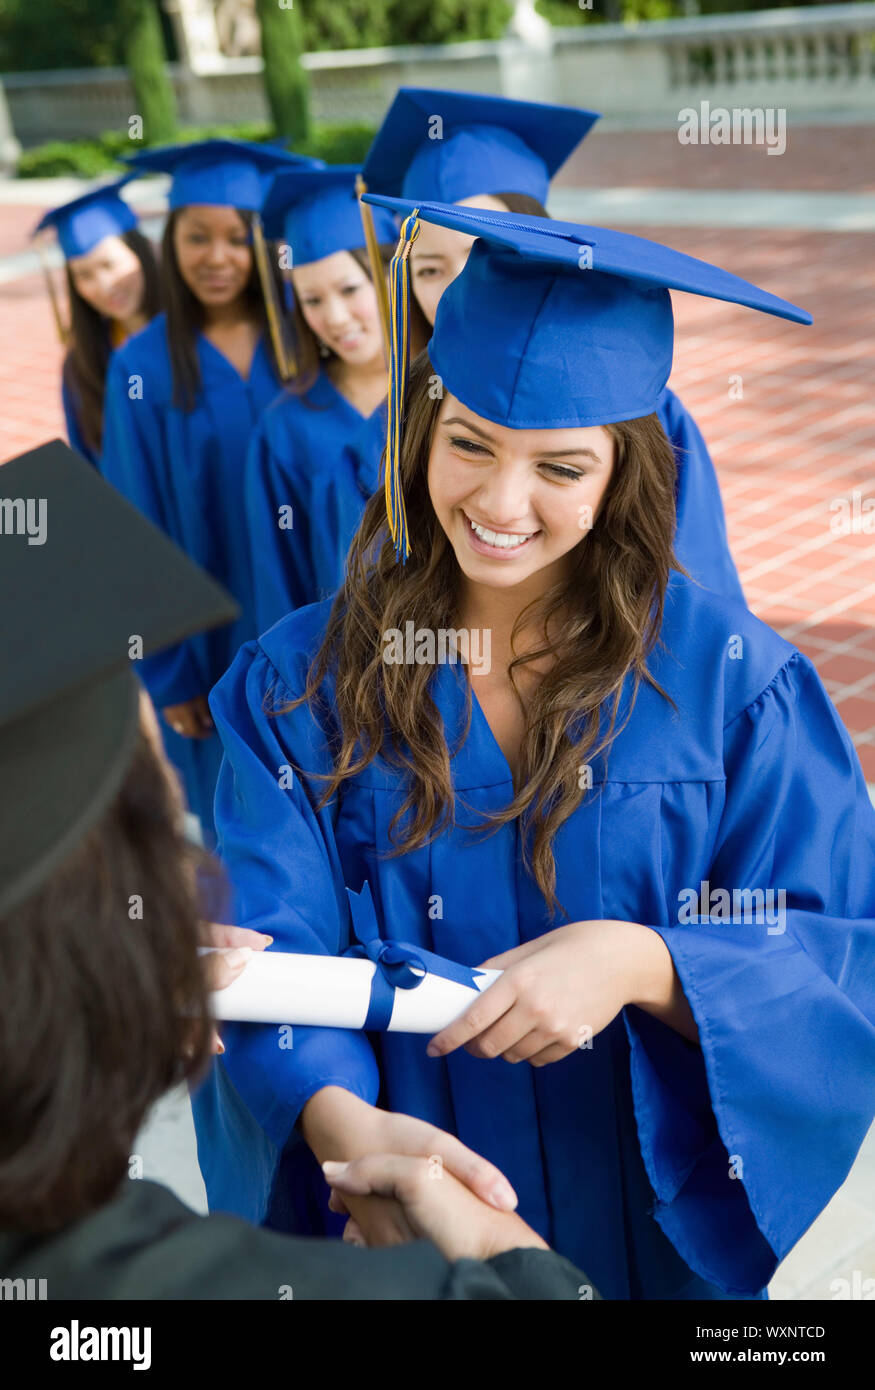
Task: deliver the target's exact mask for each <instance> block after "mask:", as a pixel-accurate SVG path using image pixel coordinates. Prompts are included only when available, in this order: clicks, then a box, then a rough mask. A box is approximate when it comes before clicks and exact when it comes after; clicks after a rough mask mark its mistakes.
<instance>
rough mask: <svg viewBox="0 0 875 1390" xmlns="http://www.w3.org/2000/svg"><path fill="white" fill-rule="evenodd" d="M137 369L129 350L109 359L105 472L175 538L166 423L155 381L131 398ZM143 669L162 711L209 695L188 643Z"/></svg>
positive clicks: (102, 466)
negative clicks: (166, 483)
mask: <svg viewBox="0 0 875 1390" xmlns="http://www.w3.org/2000/svg"><path fill="white" fill-rule="evenodd" d="M133 365H134V364H133V363H129V362H128V359H127V354H126V352H125V349H121V351H119V352H116V353H114V354H113V356H112V357H111V358H110V363H109V371H108V373H107V379H106V397H105V402H104V420H103V449H102V453H101V459H100V471H101V473H102V474H103V476H104V477H105V478H106V479H107V481H108V482H110V483H112V484H113V486H114V487H117V488H118V490H119V492H121V493H123V494H124V495H125V497H127V499H128V501H130V502H132V503H133V505H134V506H135V507H136V508H137V510H138V511H141V512H142V513H143V514H144V515H145V516H147V517H149V519H150V521H153V522H154V523H155V525H156V526H159V527H160V528H161V530H162V531H164V532H166V533H167V534H168V535H170V536H171V537H173V529H172V527H171V525H170V522H169V518H168V516H167V513H166V507H165V503H164V497H163V494H162V488H161V480H162V478H163V475H164V469H165V460H164V450H163V448H162V432H161V420H160V415H159V412H158V410H157V409H156V407H155V397H156V394H157V393H156V389H155V386H154V383H149V382H148V381H147V382H146V389H144V390H143V391H142V394H141V395H137V396H136V397H135V398H134V399H131V396H130V393H129V385H128V379H129V374H130V370H131V367H132V366H133ZM150 385H152V387H153V389H151V390H150V389H149V386H150ZM141 668H142V669H141V672H140V674H141V675H142V677H143V681H144V683H145V685H146V688H147V690H148V691H149V694H150V695H151V697H152V700H153V701H154V703H155V704H156V705H157V707H158V709H164V708H166V707H167V706H168V705H177V704H181V703H183V702H184V701H186V700H193V699H194V697H195V696H196V695H206V694H207V693H208V692H207V691H206V690H205V689H204V681H203V677H202V676H201V674H200V672H199V670H198V667H197V664H196V662H195V661H194V659H193V657H192V655H191V652H190V651H189V649H188V647H187V645H186V643H184V642H182V643H179V644H177V645H176V646H174V647H168V648H167V650H166V651H163V652H159V653H158V654H157V655H155V656H149V657H146V658H145V659H144V660H143V661H142V662H141Z"/></svg>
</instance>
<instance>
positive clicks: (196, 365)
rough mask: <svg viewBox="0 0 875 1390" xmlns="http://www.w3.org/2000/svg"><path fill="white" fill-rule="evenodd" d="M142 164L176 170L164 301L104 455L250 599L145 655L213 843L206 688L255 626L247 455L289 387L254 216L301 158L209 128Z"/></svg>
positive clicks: (192, 550) (112, 394)
mask: <svg viewBox="0 0 875 1390" xmlns="http://www.w3.org/2000/svg"><path fill="white" fill-rule="evenodd" d="M131 162H132V163H134V164H135V166H136V168H137V170H138V172H141V173H145V172H163V173H169V174H171V175H172V183H171V187H170V194H169V207H170V216H169V218H168V221H167V226H166V228H165V232H164V241H163V248H162V276H163V285H164V300H165V305H166V308H165V312H164V313H162V314H159V315H158V317H157V318H155V319H154V320H153V321H152V323H151V324H149V326H148V328H146V329H144V330H143V332H141V333H139V334H137V335H136V336H135V337H134V338H132V339H131V340H130V342H128V343H126V344H125V346H124V347H123V348H121V349H120V350H119V351H118V352H116V353H115V354H114V356H113V359H112V361H111V363H110V369H109V375H108V378H107V387H106V412H105V423H104V441H103V451H102V457H101V463H100V467H101V471H102V472H103V474H104V476H105V477H106V478H108V479H109V481H110V482H111V483H114V484H115V486H116V487H117V488H118V489H119V490H120V491H121V492H123V493H124V494H125V496H126V497H128V498H129V499H130V500H131V501H132V502H133V503H134V504H135V505H136V506H137V507H139V508H140V509H141V510H142V511H143V512H145V514H146V515H147V516H149V517H150V518H151V519H152V521H154V522H155V523H156V524H157V525H158V526H160V527H161V528H162V529H163V530H164V531H166V532H167V534H168V535H169V536H170V537H171V538H172V539H173V540H175V541H176V543H177V544H178V545H179V546H181V547H182V549H183V550H185V552H186V553H187V554H188V555H190V556H191V558H192V559H193V560H195V561H197V563H198V564H200V565H201V566H203V568H204V569H206V570H208V571H209V572H210V573H211V574H213V575H214V576H215V577H216V578H217V579H218V580H220V582H221V583H222V584H224V585H225V586H226V587H227V588H228V589H229V590H230V591H231V593H232V594H233V595H234V597H235V599H236V600H237V602H238V603H239V605H240V610H241V611H240V617H239V618H238V620H237V622H236V623H234V624H232V625H231V626H230V627H228V628H223V629H222V630H221V631H219V632H215V633H206V634H198V635H197V636H195V637H193V638H191V639H190V640H189V641H187V642H184V643H182V644H180V646H178V647H176V648H174V649H172V651H170V652H168V653H162V654H161V655H160V656H157V657H153V658H150V659H149V660H147V661H145V662H144V663H143V675H144V680H145V682H146V686H147V688H148V690H149V693H150V695H151V696H152V700H153V702H154V704H155V706H156V708H157V709H159V710H160V711H161V714H162V721H163V732H164V734H165V737H166V747H167V752H168V754H169V756H170V758H171V760H172V761H173V762H174V763H175V765H176V767H177V768H178V769H179V771H180V774H181V776H182V779H183V782H184V785H185V789H186V794H187V796H188V801H189V807H190V809H191V811H193V812H194V814H195V815H197V816H198V818H199V819H200V822H201V827H202V829H203V833H204V838H205V841H206V842H207V843H208V844H209V843H212V802H213V793H214V790H215V781H216V775H217V773H218V769H219V763H220V761H221V746H220V744H219V741H218V739H217V737H216V734H215V731H214V730H213V725H212V720H211V719H210V714H209V709H208V707H207V695H208V693H209V691H210V688H211V687H212V686H213V685H214V684H215V683H216V681H217V680H218V679H219V677H220V676H221V675H222V674H223V672H224V671H225V670H226V669H227V667H228V665H229V664H230V662H231V660H232V658H233V656H234V654H235V652H236V651H237V649H238V647H239V646H240V644H241V643H242V642H244V641H246V640H247V639H248V638H250V637H252V636H254V634H255V633H256V631H257V624H256V620H255V608H254V601H253V596H252V575H251V561H250V554H249V544H248V537H247V533H246V524H245V520H244V515H243V478H244V467H245V462H246V450H247V448H248V446H249V438H250V435H251V433H252V430H253V429H254V427H255V425H256V423H257V421H258V418H259V416H260V415H261V413H262V411H263V410H264V409H265V407H266V406H267V405H269V403H270V402H271V401H272V400H273V398H274V397H275V396H276V394H277V392H278V391H279V389H280V386H281V385H282V377H281V374H280V370H279V366H278V364H277V361H276V355H275V350H274V346H273V345H272V342H271V340H270V337H269V335H268V332H267V327H268V325H267V310H266V306H265V299H264V295H263V292H262V289H261V286H260V281H259V277H258V274H257V271H256V267H255V257H254V251H253V241H252V218H253V214H255V213H257V211H258V209H259V208H260V207H261V204H262V202H263V200H264V194H265V189H266V185H267V179H268V177H269V175H270V174H271V173H273V172H274V171H275V170H276V169H278V168H282V167H283V166H291V165H296V164H300V163H301V162H302V161H301V160H300V158H299V157H298V156H295V155H291V154H288V153H286V152H284V151H282V150H280V149H277V148H275V147H272V146H263V145H250V144H246V143H244V142H238V141H230V140H207V141H204V142H203V143H201V144H196V145H177V146H172V147H168V148H165V149H158V150H146V151H144V152H143V153H142V154H140V155H137V156H136V157H135V158H134V159H133V160H132V161H131ZM304 162H308V163H309V161H304Z"/></svg>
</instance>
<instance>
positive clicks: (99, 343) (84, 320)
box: [63, 227, 161, 454]
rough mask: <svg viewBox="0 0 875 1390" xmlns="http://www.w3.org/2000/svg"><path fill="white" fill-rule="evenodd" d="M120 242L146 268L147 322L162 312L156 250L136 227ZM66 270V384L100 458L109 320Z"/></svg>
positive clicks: (84, 434) (142, 308) (143, 308)
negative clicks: (87, 298)
mask: <svg viewBox="0 0 875 1390" xmlns="http://www.w3.org/2000/svg"><path fill="white" fill-rule="evenodd" d="M121 239H122V241H123V242H124V243H125V245H126V246H129V247H130V248H131V250H132V251H133V253H134V255H135V256H136V257H137V260H138V261H139V262H140V265H141V266H142V268H143V281H144V284H143V300H142V303H141V304H140V313H142V314H144V315H145V317H146V318H147V319H153V318H154V317H155V315H156V314H157V313H158V311H159V309H160V308H161V284H160V278H159V274H158V261H157V259H156V256H155V248H154V247H153V245H152V243H151V241H150V240H149V238H148V237H147V236H144V235H143V233H142V232H140V231H138V230H137V228H136V227H134V228H132V229H131V231H128V232H125V233H124V234H123V235H122V238H121ZM65 269H66V273H67V292H68V294H69V296H70V328H69V332H68V335H67V340H68V344H69V346H68V349H67V355H66V357H65V358H64V366H63V373H64V383H65V385H66V387H67V389H68V391H69V392H70V396H71V398H72V400H73V402H74V409H75V411H76V419H77V421H78V424H79V429H80V430H81V432H82V438H83V439H84V440H85V443H86V444H87V445H88V447H89V449H92V450H93V451H94V453H95V454H99V453H100V445H101V442H102V436H103V396H104V391H105V389H106V369H107V366H108V365H109V358H110V353H111V352H112V343H111V342H110V336H109V327H108V325H107V321H106V319H105V318H104V317H103V315H102V314H99V313H98V312H97V310H96V309H95V308H94V307H93V306H92V305H91V304H89V303H88V301H87V300H86V299H83V298H82V295H81V294H80V293H79V291H78V290H77V288H76V282H75V281H74V279H73V276H72V274H71V271H70V267H69V265H67V266H66V267H65Z"/></svg>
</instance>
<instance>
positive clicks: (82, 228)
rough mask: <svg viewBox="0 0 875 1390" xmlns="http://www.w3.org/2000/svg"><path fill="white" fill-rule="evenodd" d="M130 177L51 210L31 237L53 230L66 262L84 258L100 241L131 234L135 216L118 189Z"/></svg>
mask: <svg viewBox="0 0 875 1390" xmlns="http://www.w3.org/2000/svg"><path fill="white" fill-rule="evenodd" d="M134 177H135V175H134V174H126V175H125V176H124V178H121V179H117V180H116V182H115V183H105V184H101V186H100V187H99V188H92V189H91V191H90V192H89V193H83V194H81V196H80V197H78V198H74V199H73V200H72V202H69V203H63V204H62V205H61V206H60V207H57V208H52V209H51V210H50V211H49V212H47V213H46V214H45V215H44V216H43V217H42V218H41V219H40V221H39V222H38V223H37V225H36V226H35V227H34V229H33V235H34V236H36V234H37V232H41V231H43V230H44V229H45V228H46V227H54V228H55V231H56V232H57V234H58V242H59V244H60V247H61V250H62V251H63V253H64V255H65V257H66V258H67V259H68V260H69V259H70V257H71V256H87V254H88V252H89V251H93V250H94V248H95V246H97V245H98V244H99V243H100V242H101V241H103V239H104V237H108V236H122V235H123V234H124V233H125V232H129V231H131V229H132V228H133V227H136V225H137V214H136V213H135V212H134V210H133V208H131V207H130V206H129V205H128V204H127V203H126V202H125V200H124V198H122V197H120V196H119V189H120V188H123V187H124V185H125V184H126V183H130V181H131V179H133V178H134Z"/></svg>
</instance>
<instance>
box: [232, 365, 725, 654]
mask: <svg viewBox="0 0 875 1390" xmlns="http://www.w3.org/2000/svg"><path fill="white" fill-rule="evenodd" d="M314 393H315V394H316V396H317V398H318V400H319V401H320V402H321V401H323V400H324V401H325V414H324V417H323V418H324V424H323V425H322V426H321V427H317V426H316V424H315V422H314V413H313V411H312V410H311V411H310V412H309V413H308V412H307V409H306V404H304V403H302V402H301V400H300V398H298V399H296V398H294V397H289V396H285V397H283V398H282V399H281V400H279V401H277V402H276V404H275V405H274V406H273V407H272V409H271V410H270V411H268V412H267V414H266V415H265V416H264V419H263V420H262V422H261V424H260V426H259V428H258V430H257V431H256V433H255V435H254V436H253V440H252V446H251V449H250V454H249V458H248V460H247V476H246V508H247V515H248V520H249V528H250V534H251V535H252V537H253V550H254V554H255V565H256V572H255V586H256V603H257V611H258V622H259V630H260V631H262V632H264V631H266V630H267V628H268V627H271V626H272V625H273V624H274V623H275V622H278V621H279V619H280V618H281V617H283V615H284V614H285V613H288V612H290V611H291V610H292V609H293V608H300V607H301V606H302V605H303V604H306V603H316V602H318V601H319V600H321V599H323V598H326V597H328V595H330V594H332V593H334V591H335V589H337V588H338V587H339V586H340V584H341V583H342V582H343V575H344V568H345V564H346V556H347V552H348V550H349V546H350V542H351V541H352V538H353V535H354V534H355V531H356V529H357V527H358V524H359V522H360V521H361V517H362V512H363V511H364V506H365V503H366V501H367V499H368V498H369V497H370V495H371V493H372V492H374V491H375V490H376V488H377V485H378V482H379V477H380V463H381V459H382V454H383V449H384V447H385V444H386V409H385V405H382V406H381V407H380V408H379V409H378V410H376V411H374V413H373V415H371V416H369V417H368V419H367V420H364V421H363V420H362V417H361V416H360V415H359V414H358V412H357V411H355V410H353V408H352V406H350V405H349V403H348V402H346V401H344V400H343V397H341V396H340V395H339V393H338V392H337V391H336V390H335V388H334V387H333V386H331V384H330V382H328V378H327V377H325V376H324V375H323V377H320V379H319V382H318V383H317V386H316V387H314ZM658 414H659V419H660V422H661V424H662V427H663V429H664V430H665V432H666V434H667V435H668V438H669V439H670V441H671V444H672V447H673V449H674V452H675V458H676V459H677V465H678V478H677V534H676V537H675V551H676V554H677V557H678V559H679V561H680V563H681V564H682V565H683V566H684V568H685V569H686V570H688V572H689V573H690V574H691V575H692V577H693V578H694V579H696V580H697V581H698V582H699V583H700V584H702V585H704V587H705V588H706V589H712V590H713V591H714V592H715V593H718V594H725V595H726V596H727V597H729V598H737V599H741V600H742V601H743V600H744V594H743V592H742V588H741V583H740V581H739V578H738V573H737V571H736V568H735V562H734V561H733V559H732V556H731V554H730V553H729V541H728V539H727V535H726V519H725V517H724V514H723V501H722V498H721V496H720V485H719V483H718V481H717V474H716V473H715V471H714V464H713V463H712V461H711V455H710V454H709V452H708V446H707V445H706V443H705V441H704V439H703V438H702V434H701V431H700V430H699V427H698V426H697V424H696V422H695V420H693V418H692V416H691V415H690V414H688V412H687V411H686V409H685V408H684V406H683V405H682V404H681V402H680V401H679V400H678V398H677V396H676V395H675V394H674V392H673V391H669V389H668V388H667V387H666V389H665V390H664V391H663V393H662V397H661V399H660V403H659V410H658ZM356 421H357V422H358V427H357V428H354V423H355V422H356ZM283 503H286V504H288V505H291V506H292V507H293V509H294V518H293V527H292V529H291V530H281V529H279V528H278V526H277V516H278V511H279V508H280V506H282V505H283Z"/></svg>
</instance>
